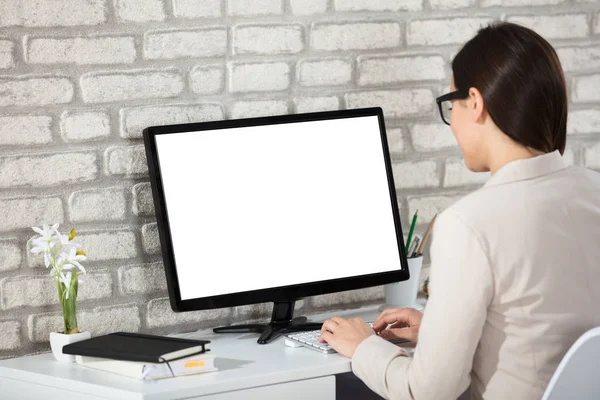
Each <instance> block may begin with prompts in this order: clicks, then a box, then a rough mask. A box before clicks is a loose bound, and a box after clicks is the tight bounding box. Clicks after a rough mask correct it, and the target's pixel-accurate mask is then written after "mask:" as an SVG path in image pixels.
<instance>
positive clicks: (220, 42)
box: [144, 28, 227, 60]
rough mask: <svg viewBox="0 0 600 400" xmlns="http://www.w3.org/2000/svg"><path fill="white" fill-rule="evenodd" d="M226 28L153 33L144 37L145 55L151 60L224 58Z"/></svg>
mask: <svg viewBox="0 0 600 400" xmlns="http://www.w3.org/2000/svg"><path fill="white" fill-rule="evenodd" d="M226 52H227V30H226V29H225V28H214V29H198V30H186V31H181V30H175V31H153V32H148V33H146V34H145V35H144V55H145V57H146V58H147V59H149V60H173V59H177V58H198V57H218V56H224V55H225V53H226Z"/></svg>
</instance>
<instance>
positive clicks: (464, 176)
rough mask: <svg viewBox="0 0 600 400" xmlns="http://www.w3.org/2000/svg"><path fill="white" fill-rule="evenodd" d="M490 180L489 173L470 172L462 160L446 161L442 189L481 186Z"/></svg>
mask: <svg viewBox="0 0 600 400" xmlns="http://www.w3.org/2000/svg"><path fill="white" fill-rule="evenodd" d="M489 178H490V173H489V172H479V173H477V172H471V171H470V170H469V169H468V168H467V167H466V166H465V163H464V161H463V159H462V158H460V159H449V160H446V173H445V175H444V187H454V186H470V185H479V186H481V185H482V184H483V183H485V182H486V181H487V180H488V179H489Z"/></svg>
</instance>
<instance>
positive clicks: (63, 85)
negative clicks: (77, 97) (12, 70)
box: [0, 77, 74, 107]
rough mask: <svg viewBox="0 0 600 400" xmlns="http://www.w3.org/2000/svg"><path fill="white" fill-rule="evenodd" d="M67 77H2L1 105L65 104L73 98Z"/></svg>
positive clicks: (0, 84)
mask: <svg viewBox="0 0 600 400" xmlns="http://www.w3.org/2000/svg"><path fill="white" fill-rule="evenodd" d="M73 93H74V89H73V84H72V83H71V81H70V80H69V79H67V78H60V77H50V78H17V79H8V78H0V107H3V106H45V105H49V104H65V103H69V102H71V100H72V99H73Z"/></svg>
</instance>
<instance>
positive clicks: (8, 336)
mask: <svg viewBox="0 0 600 400" xmlns="http://www.w3.org/2000/svg"><path fill="white" fill-rule="evenodd" d="M0 337H1V338H2V340H0V350H16V349H18V348H19V347H21V344H22V342H21V323H20V322H19V321H0Z"/></svg>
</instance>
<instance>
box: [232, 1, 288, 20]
mask: <svg viewBox="0 0 600 400" xmlns="http://www.w3.org/2000/svg"><path fill="white" fill-rule="evenodd" d="M227 5H228V7H229V9H228V12H229V15H232V16H248V17H250V16H255V15H278V14H283V2H282V0H229V1H228V2H227Z"/></svg>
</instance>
